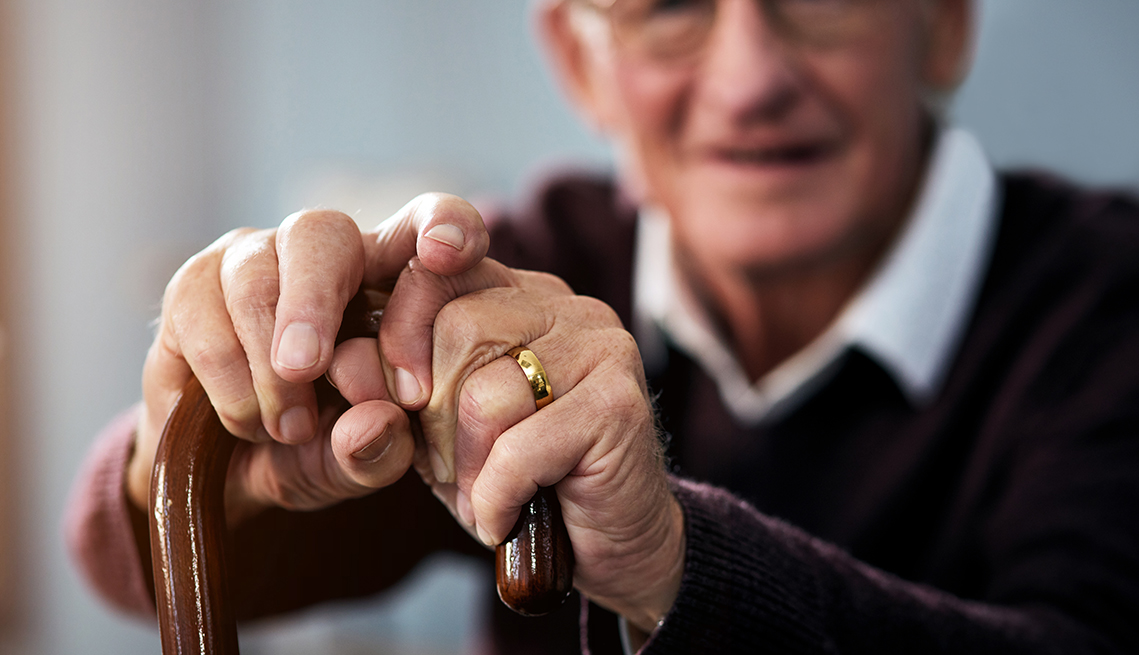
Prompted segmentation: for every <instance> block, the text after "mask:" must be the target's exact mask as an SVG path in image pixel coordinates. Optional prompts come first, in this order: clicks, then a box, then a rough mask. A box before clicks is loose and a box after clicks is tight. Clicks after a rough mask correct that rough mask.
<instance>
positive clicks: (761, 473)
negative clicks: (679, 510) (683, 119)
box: [70, 176, 1139, 653]
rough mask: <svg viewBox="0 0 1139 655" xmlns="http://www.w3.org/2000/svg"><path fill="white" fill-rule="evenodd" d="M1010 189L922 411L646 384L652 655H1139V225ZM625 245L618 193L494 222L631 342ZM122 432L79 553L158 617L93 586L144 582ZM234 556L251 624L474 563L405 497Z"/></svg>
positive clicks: (424, 502)
mask: <svg viewBox="0 0 1139 655" xmlns="http://www.w3.org/2000/svg"><path fill="white" fill-rule="evenodd" d="M1002 191H1003V208H1002V211H1001V222H1000V229H999V236H998V239H997V242H996V246H995V251H994V255H993V260H992V263H991V266H990V267H989V269H988V271H987V275H986V278H985V284H984V287H983V289H982V291H981V294H980V297H979V299H978V301H977V305H976V308H975V311H974V312H973V315H972V318H971V321H970V323H969V326H968V329H967V330H966V333H965V335H964V337H963V340H962V342H961V345H960V348H959V352H958V353H957V355H956V357H955V358H954V362H953V364H952V367H951V369H950V371H949V374H948V378H947V380H946V382H945V386H944V388H943V389H942V391H941V393H940V394H939V395H938V396H937V397H936V398H935V399H934V400H933V401H931V402H930V403H929V404H928V405H927V406H923V407H913V406H911V405H910V404H909V403H908V402H907V400H906V398H905V396H903V395H902V393H901V392H900V391H899V389H898V388H897V387H896V385H895V384H894V382H893V380H892V379H891V378H890V377H889V376H888V375H887V374H886V373H885V372H884V371H883V370H882V369H881V368H880V367H879V366H878V365H877V364H876V363H875V362H874V361H873V360H872V359H871V358H869V357H867V356H866V355H864V354H863V353H860V352H857V351H854V352H850V353H848V354H847V355H846V356H845V357H844V359H843V361H842V364H841V366H840V368H839V370H838V372H837V374H836V375H835V376H834V377H833V378H832V379H831V381H830V382H829V383H828V384H827V385H826V386H825V387H824V388H823V389H822V390H821V391H820V392H819V393H818V394H817V395H815V396H813V397H812V398H811V399H810V400H808V401H807V402H806V403H804V404H803V405H802V406H800V407H799V408H798V409H797V410H795V411H794V412H793V413H791V414H790V415H789V416H787V417H786V418H784V419H782V420H780V421H779V422H777V423H774V424H770V425H762V426H760V427H753V428H747V427H742V426H740V425H737V424H736V423H734V422H733V421H732V419H731V418H730V415H729V414H728V413H727V411H726V410H725V409H724V407H723V406H722V405H721V403H720V401H719V397H718V395H717V392H716V389H715V386H714V384H713V383H712V382H711V381H710V380H709V379H708V378H707V377H706V376H705V375H704V374H703V373H702V372H701V371H700V369H699V368H698V367H697V366H695V365H693V363H692V362H691V361H690V360H689V359H688V358H687V357H685V356H684V355H682V354H680V353H679V352H676V351H670V357H669V359H668V364H667V366H666V367H665V368H664V369H663V370H661V371H653V372H650V373H651V376H650V385H651V386H652V387H653V388H654V390H657V391H659V392H660V394H661V395H660V402H659V404H660V408H661V413H662V421H663V424H664V427H665V429H666V430H667V431H668V433H669V434H670V435H671V438H672V442H671V455H672V458H673V463H674V467H675V474H676V477H675V478H674V489H675V491H676V493H677V496H678V498H679V499H680V501H681V504H682V506H683V507H684V510H685V516H686V528H687V538H688V560H687V564H686V569H685V574H684V579H683V582H682V587H681V591H680V596H679V598H678V599H677V602H676V605H675V607H674V609H673V611H672V612H671V613H670V614H669V615H668V617H667V618H666V620H665V622H664V624H663V625H662V626H661V628H660V629H659V630H658V631H657V633H656V635H655V636H654V638H653V639H652V640H651V641H650V643H649V644H648V645H647V647H646V649H647V650H646V652H651V653H657V652H660V653H666V652H668V653H688V652H709V653H722V652H748V653H751V652H767V653H831V652H835V653H839V652H841V653H859V652H867V653H871V652H873V653H882V652H906V653H939V652H942V653H978V652H992V653H1052V652H1055V653H1085V652H1088V653H1091V652H1119V653H1134V652H1139V204H1137V203H1136V201H1134V200H1131V199H1128V198H1125V197H1122V196H1119V195H1110V194H1099V195H1093V194H1087V193H1084V192H1080V191H1078V190H1076V189H1073V188H1071V187H1068V186H1065V185H1063V184H1061V183H1059V182H1056V181H1054V180H1050V179H1047V178H1044V177H1040V176H1007V177H1005V178H1003V187H1002ZM634 231H635V220H634V212H633V209H632V208H631V207H628V206H627V205H625V204H624V203H622V202H621V201H620V199H619V198H618V196H617V195H616V194H615V192H614V191H613V189H612V187H610V186H608V185H606V184H604V183H601V182H599V181H596V180H591V179H588V178H563V179H561V180H559V181H557V182H555V183H553V184H551V185H549V186H547V187H545V188H544V189H543V190H542V192H541V193H539V194H538V195H537V196H536V200H535V202H534V203H533V204H532V205H531V206H530V207H529V208H528V209H527V210H526V211H524V212H521V213H518V214H515V215H512V216H502V217H500V218H499V219H497V220H494V221H492V255H493V256H495V257H496V258H499V259H501V260H503V261H505V262H507V263H509V264H511V265H513V266H517V267H522V268H540V269H545V270H549V271H551V272H553V273H555V274H558V275H560V276H561V277H563V278H564V279H566V280H567V281H568V282H569V283H570V284H571V286H573V287H574V289H575V290H577V291H578V292H579V293H584V294H588V295H594V296H597V297H599V298H602V299H603V300H605V301H606V302H608V303H610V304H611V305H612V306H613V307H614V308H615V309H616V310H617V311H618V313H619V314H621V316H622V317H623V318H624V319H625V320H626V324H628V319H629V317H630V311H631V310H630V307H631V301H630V297H631V283H630V280H631V271H632V252H633V242H634ZM127 429H129V425H127V426H120V427H118V428H115V429H112V430H110V431H109V433H108V435H109V436H107V437H105V438H104V447H103V448H102V449H101V450H98V451H96V452H97V453H101V454H97V455H96V456H94V458H93V460H92V462H91V465H90V468H89V471H91V472H92V473H91V474H90V475H88V476H87V477H85V478H84V479H83V480H81V481H80V483H79V487H78V488H77V496H76V497H77V498H82V499H83V500H82V501H77V503H76V510H75V512H74V513H73V515H72V517H71V519H70V521H71V529H70V534H71V542H72V548H73V552H75V553H76V557H77V559H78V560H79V561H80V562H81V563H82V564H83V565H84V567H85V568H86V569H87V571H88V572H89V575H90V576H91V577H92V578H93V579H95V581H96V584H97V586H99V587H100V589H101V590H102V592H103V593H104V594H105V595H107V596H108V597H110V598H112V599H115V600H117V602H119V603H120V604H123V605H126V606H129V607H133V608H144V607H145V606H146V599H145V598H141V599H140V598H139V596H140V593H139V591H138V589H139V585H138V584H134V585H132V584H130V583H127V582H118V583H116V582H114V581H113V580H112V581H107V580H105V579H104V580H100V576H99V569H100V567H103V568H104V570H112V569H113V570H116V571H119V570H126V569H130V567H132V566H133V567H134V568H135V569H140V567H139V566H138V565H137V564H133V563H132V561H131V559H132V558H135V559H137V554H136V552H135V550H134V547H133V541H132V540H131V539H130V535H129V534H125V532H126V530H124V527H123V526H125V525H127V521H126V519H125V517H126V515H127V510H126V503H125V499H124V498H123V494H122V487H121V480H122V478H121V474H122V466H123V462H124V461H125V456H126V454H127V445H126V444H129V435H128V434H126V432H125V431H126V430H127ZM116 444H117V445H116ZM116 476H117V477H116ZM692 480H699V481H701V482H700V483H697V482H693V481H692ZM236 540H237V551H238V555H237V557H238V564H237V566H235V567H232V569H231V570H235V571H239V572H241V574H242V575H241V579H240V580H237V581H235V582H236V584H235V585H234V586H233V587H231V588H236V592H237V595H238V603H239V605H240V609H239V611H240V613H241V614H242V615H244V616H247V617H253V616H260V615H264V614H268V613H274V612H281V611H286V610H289V609H292V608H295V607H299V606H302V605H305V604H309V603H313V602H318V601H321V600H324V599H328V598H341V597H350V596H358V595H363V594H369V593H373V592H374V591H376V590H378V589H380V588H382V587H384V586H386V585H387V584H390V583H391V582H393V581H394V580H396V579H398V577H399V576H401V575H402V574H403V573H405V572H406V571H407V570H409V569H410V568H411V567H412V566H414V564H415V563H416V562H417V561H419V559H420V558H421V557H422V556H423V555H424V554H425V553H427V552H430V551H431V550H435V549H438V548H452V549H457V550H460V551H464V552H470V553H472V554H476V555H480V556H481V553H482V551H480V549H479V548H478V547H477V546H476V545H475V544H474V542H473V541H472V540H471V539H469V538H468V537H466V535H465V534H463V533H462V532H461V530H459V529H458V528H457V527H456V526H455V525H454V522H453V521H452V520H451V519H450V517H449V516H448V515H447V513H446V512H445V511H444V510H443V509H442V508H441V506H440V505H439V504H438V503H436V502H435V501H434V500H433V499H432V498H431V497H430V494H429V493H427V492H426V490H425V488H424V487H422V485H420V484H419V483H418V482H417V481H415V480H412V479H410V478H405V479H404V480H403V481H402V482H401V483H400V484H399V485H397V487H395V488H391V489H388V490H384V491H381V492H379V493H377V494H375V495H373V496H371V497H369V498H367V499H363V500H359V501H354V502H351V503H344V504H342V505H340V506H338V507H336V508H332V509H330V510H326V511H323V512H317V513H310V514H286V513H284V512H271V513H268V514H266V515H264V516H262V517H260V518H259V519H258V520H256V521H254V522H252V523H250V524H249V525H248V526H247V527H245V528H244V529H242V530H241V531H240V533H239V534H238V535H237V536H236ZM362 562H364V563H366V564H365V565H361V563H362ZM108 563H113V564H114V566H113V567H109V566H108ZM380 563H383V564H384V565H383V566H381V565H380ZM282 571H285V572H288V575H289V576H290V577H288V578H285V577H284V576H283V575H282V573H281V572H282ZM130 575H134V576H136V578H134V579H135V580H136V581H137V576H141V575H142V574H141V572H137V571H136V572H134V573H130ZM106 577H108V576H103V578H106ZM119 577H120V578H122V577H123V576H121V575H120V576H119ZM127 577H129V575H128V576H127ZM124 579H125V578H124ZM488 579H489V576H488ZM495 608H496V609H495V610H494V611H493V617H492V624H493V626H494V629H493V631H492V635H493V640H494V641H495V644H496V645H497V647H498V650H500V651H501V652H510V653H517V652H527V651H530V652H544V653H549V652H573V651H576V650H577V635H578V623H577V620H578V608H577V607H576V606H572V605H571V606H569V607H567V608H564V609H563V610H562V611H561V612H559V613H557V614H555V615H554V616H552V617H548V618H544V619H537V620H534V619H521V618H517V617H514V616H512V615H510V614H509V612H508V611H506V610H502V609H500V608H499V606H498V604H497V603H495ZM586 615H587V616H588V619H589V620H588V630H586V631H582V633H583V635H584V634H586V633H588V639H589V641H590V644H589V645H590V647H592V649H593V652H595V653H602V652H618V651H619V645H618V643H617V637H616V632H615V624H614V620H613V617H612V616H611V615H608V614H607V613H605V612H603V611H601V610H599V609H597V608H595V607H592V608H590V610H589V611H588V612H587V613H586Z"/></svg>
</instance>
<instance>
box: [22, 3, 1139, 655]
mask: <svg viewBox="0 0 1139 655" xmlns="http://www.w3.org/2000/svg"><path fill="white" fill-rule="evenodd" d="M980 27H981V30H980V36H979V43H978V49H977V57H976V65H975V67H974V72H973V74H972V76H971V77H970V78H969V80H968V82H967V83H966V84H965V86H964V87H963V88H962V89H961V91H960V93H959V94H958V97H957V99H956V101H955V103H954V105H953V109H952V114H953V116H954V117H955V118H956V120H957V122H959V123H961V124H963V125H965V126H967V127H969V128H970V129H972V130H973V131H974V132H975V133H976V134H977V135H978V136H979V137H980V139H981V141H982V143H984V145H985V146H986V148H987V150H988V152H989V154H990V156H991V157H992V159H993V160H994V161H995V162H996V163H997V164H998V165H999V166H1004V167H1009V166H1033V167H1044V168H1049V169H1053V170H1056V171H1059V172H1061V173H1063V174H1065V175H1068V176H1070V177H1074V178H1076V179H1078V180H1081V181H1084V182H1087V183H1090V184H1096V185H1114V186H1128V187H1131V188H1132V189H1139V39H1136V38H1135V32H1136V30H1137V29H1139V3H1136V2H1135V1H1134V0H1081V1H1080V2H1078V3H1077V2H1073V1H1072V0H986V1H983V2H982V3H981V12H980ZM607 161H608V156H607V150H606V148H605V146H604V144H603V143H601V142H600V141H598V140H597V139H595V138H594V137H593V136H592V135H590V134H589V133H588V132H587V131H585V130H583V129H582V128H581V127H580V126H578V125H577V124H576V123H575V121H574V118H573V116H572V115H571V114H570V113H569V112H568V111H567V109H566V108H565V106H564V104H563V103H562V102H561V100H560V98H559V96H558V93H557V91H556V90H555V89H554V87H553V85H552V83H551V80H550V78H549V77H548V75H547V74H546V72H545V68H544V64H543V61H542V58H541V55H540V53H539V51H538V49H537V48H536V46H535V43H534V41H533V36H532V30H531V25H530V11H529V3H528V2H526V1H524V0H513V1H506V2H504V1H503V0H463V1H462V2H456V1H455V0H339V1H336V2H318V1H316V0H194V1H193V2H185V1H177V2H176V1H173V0H0V282H2V286H0V376H2V377H0V653H4V654H11V655H40V654H44V655H47V654H52V655H55V654H70V653H84V654H98V653H108V654H111V653H114V654H121V653H156V652H158V650H159V646H158V640H157V635H156V632H155V629H154V628H153V627H152V626H150V625H148V624H146V623H142V622H139V621H137V620H133V619H129V618H124V617H122V616H120V615H118V614H115V613H114V612H112V611H110V610H108V609H107V608H105V607H103V606H102V605H100V603H99V602H98V601H97V600H95V599H94V598H93V597H92V596H91V595H90V594H89V592H88V591H87V589H86V588H85V586H84V584H83V582H82V581H81V580H80V579H79V577H78V576H77V574H76V573H75V571H74V569H73V568H72V567H71V565H70V564H69V562H68V561H67V559H66V557H65V555H64V550H63V545H62V539H61V536H60V535H61V532H60V522H61V518H62V512H63V507H64V504H65V501H66V497H67V493H68V488H69V485H70V483H71V480H72V478H73V477H74V475H75V472H76V470H77V468H78V466H79V463H80V462H81V460H82V458H83V455H84V452H85V451H86V449H87V447H88V445H89V444H90V442H91V440H92V439H93V437H94V436H95V434H96V433H97V432H98V430H99V429H100V428H101V427H102V426H103V425H104V424H105V423H106V422H107V421H108V420H109V419H110V418H111V417H113V416H114V415H115V414H116V413H118V412H120V411H122V410H123V409H124V408H126V407H127V406H129V405H130V404H131V403H132V402H134V401H135V399H136V398H137V397H138V396H139V372H140V371H141V367H142V360H143V356H144V354H145V350H146V347H147V345H148V344H149V342H150V339H151V329H150V322H151V321H152V319H153V318H154V317H155V316H156V314H157V306H158V301H159V300H160V298H161V293H162V289H163V287H164V285H165V283H166V280H167V279H169V277H170V275H171V274H172V273H173V271H174V270H175V269H176V268H177V266H178V265H179V264H180V263H181V262H182V261H183V260H184V259H185V258H186V257H188V256H189V255H191V254H193V253H194V252H196V251H197V250H199V249H201V248H202V247H204V246H205V245H206V244H208V243H209V242H210V241H212V240H213V239H214V238H216V237H217V236H218V235H220V234H221V233H223V232H225V231H227V230H229V229H230V228H232V227H236V226H240V225H255V226H269V225H273V224H276V223H278V222H279V221H280V220H281V219H282V218H283V217H284V216H285V215H286V214H288V213H290V212H292V211H294V210H296V209H298V208H300V207H302V206H304V205H312V204H324V205H329V206H334V207H337V208H339V209H342V210H344V211H347V212H349V213H351V214H353V215H355V216H357V218H358V219H359V220H360V221H361V222H362V223H365V224H373V223H376V222H378V221H379V220H381V219H382V218H384V217H385V216H387V215H388V214H389V213H390V212H391V211H393V210H394V209H396V208H398V207H399V206H400V205H402V204H403V203H404V202H405V201H406V200H408V199H410V198H411V197H412V196H413V195H415V194H417V193H419V192H422V191H427V190H447V191H452V192H456V193H460V194H468V195H469V194H476V195H480V196H482V195H487V194H490V195H493V196H497V197H500V198H503V199H507V200H508V199H510V198H511V197H513V196H515V195H516V194H518V193H519V192H520V191H521V190H522V189H523V188H524V187H525V185H526V181H527V180H529V179H532V178H533V177H534V176H535V175H536V172H537V171H540V170H543V169H547V168H550V167H553V166H558V165H564V164H565V163H566V162H575V163H585V164H587V165H592V166H597V167H605V166H607ZM283 574H286V573H285V572H283ZM480 575H481V574H480V573H478V572H476V571H475V570H473V569H472V568H471V567H470V566H468V565H467V564H466V563H464V562H462V561H460V560H457V559H448V558H440V559H436V560H433V561H431V562H429V563H428V564H427V565H426V566H424V567H421V569H420V570H419V571H418V572H417V573H416V575H415V576H413V577H414V579H413V580H409V581H408V582H407V583H406V584H404V585H402V586H401V587H399V588H398V589H396V590H394V591H393V592H392V593H389V594H387V595H385V596H382V597H379V598H377V599H375V600H373V601H369V602H366V603H362V604H355V605H351V606H332V607H323V608H318V609H316V610H314V611H312V612H308V613H304V614H302V615H299V616H294V617H288V618H286V619H282V620H279V621H276V622H273V623H270V624H259V625H256V626H250V627H248V628H247V629H245V630H244V631H243V633H242V641H243V649H244V652H246V653H310V652H329V653H346V654H347V653H351V654H363V653H417V654H427V653H462V652H468V651H469V650H470V645H471V644H472V643H474V642H475V641H477V626H478V623H479V620H478V616H479V612H480V611H481V610H480V608H479V606H478V603H477V602H476V601H475V599H476V598H478V597H480V594H479V593H478V592H477V591H476V589H477V586H478V585H480V584H483V583H484V582H485V581H483V580H481V579H480Z"/></svg>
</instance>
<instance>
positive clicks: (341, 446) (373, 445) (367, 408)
mask: <svg viewBox="0 0 1139 655" xmlns="http://www.w3.org/2000/svg"><path fill="white" fill-rule="evenodd" d="M332 450H333V453H334V454H335V455H336V461H337V462H339V463H340V467H341V470H342V471H344V473H345V474H346V475H347V476H348V478H349V479H350V480H351V481H352V482H354V483H355V484H357V485H360V486H362V487H364V488H367V489H379V488H381V487H386V486H387V485H389V484H392V483H393V482H395V481H396V480H398V479H400V478H401V477H403V474H404V473H406V472H407V469H408V467H410V466H411V459H412V454H413V452H414V450H415V442H414V439H413V438H412V436H411V430H410V427H409V425H408V419H407V413H406V412H404V411H403V410H402V409H400V408H399V406H397V405H395V404H393V403H390V402H386V401H380V400H371V401H367V402H363V403H360V404H358V405H355V406H354V407H352V408H351V409H349V410H348V411H346V412H345V413H344V415H343V416H341V417H340V419H339V420H337V422H336V426H335V427H334V428H333V431H332Z"/></svg>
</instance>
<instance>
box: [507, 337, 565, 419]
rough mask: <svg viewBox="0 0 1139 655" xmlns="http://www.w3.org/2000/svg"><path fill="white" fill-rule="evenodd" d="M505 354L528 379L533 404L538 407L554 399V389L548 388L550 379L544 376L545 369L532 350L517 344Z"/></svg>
mask: <svg viewBox="0 0 1139 655" xmlns="http://www.w3.org/2000/svg"><path fill="white" fill-rule="evenodd" d="M506 354H507V355H510V356H511V357H513V358H514V360H515V361H517V362H518V365H519V366H521V367H522V372H523V373H525V374H526V379H527V380H529V381H530V391H532V392H534V404H535V405H537V406H538V409H542V408H543V407H545V406H546V405H549V404H550V402H551V401H553V399H554V390H553V389H552V388H550V379H549V378H547V377H546V369H545V368H543V367H542V362H539V361H538V356H537V355H535V354H534V351H532V350H530V349H529V348H527V347H525V346H518V347H517V348H511V349H510V350H509V351H507V353H506Z"/></svg>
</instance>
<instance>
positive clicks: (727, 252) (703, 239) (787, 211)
mask: <svg viewBox="0 0 1139 655" xmlns="http://www.w3.org/2000/svg"><path fill="white" fill-rule="evenodd" d="M686 209H691V210H694V211H686V210H681V211H679V212H677V214H676V215H675V216H674V223H675V226H674V232H675V233H676V238H677V240H678V241H679V242H680V243H678V245H680V246H682V247H684V246H687V248H688V249H690V250H691V251H693V254H695V255H696V256H697V257H698V258H699V259H700V260H701V261H704V262H705V263H706V264H709V265H712V266H724V265H728V266H738V267H742V268H747V269H756V270H762V269H769V270H779V269H785V268H789V267H797V266H800V265H804V264H810V263H813V262H823V261H826V260H828V259H831V258H832V257H838V256H841V253H842V252H843V251H844V250H845V247H844V246H845V245H846V244H848V243H850V242H851V240H852V239H855V238H856V233H857V231H858V228H857V225H858V221H856V220H854V219H853V218H851V217H850V214H851V212H841V211H837V210H836V208H835V207H834V204H833V203H828V202H825V201H821V199H819V198H803V199H797V200H796V199H786V200H784V201H783V202H776V203H770V202H766V203H755V202H746V201H745V202H739V199H733V198H728V197H725V196H724V195H711V196H705V197H703V198H693V201H692V202H691V203H690V204H689V206H688V208H686Z"/></svg>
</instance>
